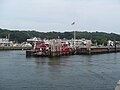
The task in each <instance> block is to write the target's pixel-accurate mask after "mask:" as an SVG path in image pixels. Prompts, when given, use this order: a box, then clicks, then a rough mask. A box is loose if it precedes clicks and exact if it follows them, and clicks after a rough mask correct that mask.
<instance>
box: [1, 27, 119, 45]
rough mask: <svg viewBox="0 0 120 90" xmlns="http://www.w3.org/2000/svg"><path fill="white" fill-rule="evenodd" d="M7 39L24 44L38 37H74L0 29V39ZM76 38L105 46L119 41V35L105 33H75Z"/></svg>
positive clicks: (61, 34)
mask: <svg viewBox="0 0 120 90" xmlns="http://www.w3.org/2000/svg"><path fill="white" fill-rule="evenodd" d="M6 37H7V38H9V39H10V40H12V41H16V42H19V43H21V42H24V41H26V40H27V39H28V38H32V37H40V38H41V39H44V38H46V39H53V38H61V39H63V38H66V39H72V38H73V37H74V32H63V33H62V32H54V31H53V32H38V31H19V30H16V31H15V30H7V29H0V38H6ZM76 38H77V39H81V38H85V39H91V40H92V42H93V43H96V42H97V43H98V44H103V43H104V44H107V41H108V40H113V41H114V40H116V41H120V35H118V34H115V33H105V32H87V31H84V32H79V31H76Z"/></svg>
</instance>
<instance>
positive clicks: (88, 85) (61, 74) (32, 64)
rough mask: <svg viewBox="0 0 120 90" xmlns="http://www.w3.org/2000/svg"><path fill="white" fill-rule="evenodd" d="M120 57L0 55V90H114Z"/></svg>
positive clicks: (117, 77)
mask: <svg viewBox="0 0 120 90" xmlns="http://www.w3.org/2000/svg"><path fill="white" fill-rule="evenodd" d="M119 55H120V53H110V54H99V55H73V56H62V57H55V58H47V57H36V58H35V57H29V58H28V57H27V58H26V57H25V51H1V52H0V71H1V73H0V90H114V87H115V85H116V82H117V81H118V80H119V79H120V77H119V76H120V70H119V68H120V57H119Z"/></svg>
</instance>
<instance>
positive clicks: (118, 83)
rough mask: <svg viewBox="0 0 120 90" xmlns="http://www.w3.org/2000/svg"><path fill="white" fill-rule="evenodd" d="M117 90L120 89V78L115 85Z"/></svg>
mask: <svg viewBox="0 0 120 90" xmlns="http://www.w3.org/2000/svg"><path fill="white" fill-rule="evenodd" d="M115 90H120V80H119V81H118V82H117V85H116V87H115Z"/></svg>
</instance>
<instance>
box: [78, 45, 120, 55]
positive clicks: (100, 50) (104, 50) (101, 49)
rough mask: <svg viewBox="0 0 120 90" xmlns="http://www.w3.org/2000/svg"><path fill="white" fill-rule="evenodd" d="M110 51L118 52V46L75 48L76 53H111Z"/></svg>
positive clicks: (119, 49)
mask: <svg viewBox="0 0 120 90" xmlns="http://www.w3.org/2000/svg"><path fill="white" fill-rule="evenodd" d="M112 52H120V47H118V48H114V47H110V48H107V47H98V48H97V47H94V48H89V49H88V48H77V49H76V54H78V55H79V54H89V55H90V54H100V53H112Z"/></svg>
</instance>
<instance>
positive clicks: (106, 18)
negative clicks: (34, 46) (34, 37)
mask: <svg viewBox="0 0 120 90" xmlns="http://www.w3.org/2000/svg"><path fill="white" fill-rule="evenodd" d="M0 10H1V14H0V20H1V21H0V25H1V27H2V28H10V29H11V28H12V29H14V28H15V29H16V28H18V29H22V28H24V29H27V28H29V29H33V28H35V29H39V30H43V31H45V30H47V31H49V30H57V31H61V30H63V31H64V30H72V29H75V30H88V31H89V30H90V31H95V30H100V31H105V32H117V33H120V32H119V29H120V26H119V25H118V24H119V23H120V12H119V11H120V1H119V0H4V1H3V0H2V6H1V9H0ZM73 21H75V22H76V25H75V26H74V27H71V26H70V24H71V22H73ZM19 25H21V26H20V27H19Z"/></svg>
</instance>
